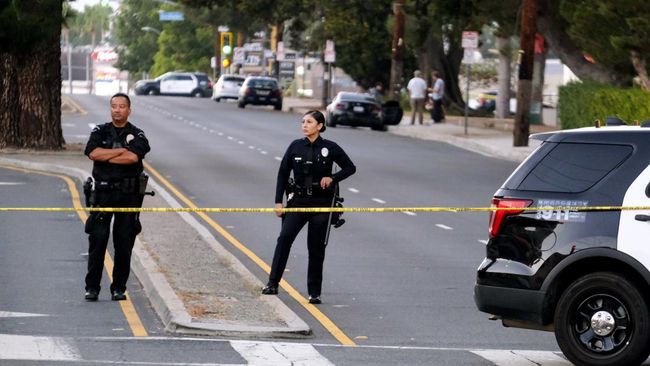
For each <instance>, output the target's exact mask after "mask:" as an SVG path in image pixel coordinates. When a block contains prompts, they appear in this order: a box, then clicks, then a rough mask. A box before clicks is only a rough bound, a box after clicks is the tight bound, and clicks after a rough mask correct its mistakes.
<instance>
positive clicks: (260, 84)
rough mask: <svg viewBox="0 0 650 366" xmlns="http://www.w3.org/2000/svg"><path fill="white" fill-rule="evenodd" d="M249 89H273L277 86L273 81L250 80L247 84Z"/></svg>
mask: <svg viewBox="0 0 650 366" xmlns="http://www.w3.org/2000/svg"><path fill="white" fill-rule="evenodd" d="M248 86H249V87H251V88H263V89H273V88H277V86H278V84H277V83H276V82H275V80H263V79H252V80H250V81H249V82H248Z"/></svg>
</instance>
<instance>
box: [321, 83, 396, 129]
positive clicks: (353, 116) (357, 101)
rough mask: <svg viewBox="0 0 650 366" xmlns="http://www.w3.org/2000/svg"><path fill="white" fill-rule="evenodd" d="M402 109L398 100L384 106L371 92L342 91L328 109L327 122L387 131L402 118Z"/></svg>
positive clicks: (333, 124)
mask: <svg viewBox="0 0 650 366" xmlns="http://www.w3.org/2000/svg"><path fill="white" fill-rule="evenodd" d="M402 113H403V112H402V109H401V108H400V107H399V104H398V103H397V102H387V103H386V104H384V105H383V106H382V105H381V104H380V103H379V102H378V101H377V99H375V98H374V97H373V96H371V95H369V94H362V93H350V92H340V93H338V94H337V95H336V97H335V98H334V100H332V103H330V104H329V105H328V106H327V109H326V114H327V116H326V124H327V125H328V126H330V127H336V126H337V125H347V126H364V127H370V128H371V129H373V130H376V131H386V130H387V128H388V127H387V126H389V125H396V124H398V123H399V122H400V121H401V119H402Z"/></svg>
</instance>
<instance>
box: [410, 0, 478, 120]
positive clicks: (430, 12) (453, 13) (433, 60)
mask: <svg viewBox="0 0 650 366" xmlns="http://www.w3.org/2000/svg"><path fill="white" fill-rule="evenodd" d="M407 14H409V15H408V18H407V25H406V32H407V39H406V45H407V47H408V48H409V49H410V50H411V52H413V54H414V55H415V56H416V57H417V62H418V67H419V68H420V70H422V71H425V72H427V74H428V71H429V70H432V69H434V70H438V71H439V72H441V73H442V75H443V79H444V80H445V89H446V93H445V97H446V98H447V100H448V101H449V102H450V103H451V104H453V105H454V106H456V107H457V108H463V107H464V106H465V102H464V101H463V96H462V93H461V90H460V86H459V83H458V75H459V74H460V67H461V61H462V59H463V49H462V48H461V38H462V32H463V31H464V30H475V31H477V30H479V29H481V26H482V25H483V23H482V22H481V18H480V17H478V15H477V14H478V10H477V8H476V6H475V4H474V2H473V1H472V0H409V1H408V2H407ZM427 76H428V75H427Z"/></svg>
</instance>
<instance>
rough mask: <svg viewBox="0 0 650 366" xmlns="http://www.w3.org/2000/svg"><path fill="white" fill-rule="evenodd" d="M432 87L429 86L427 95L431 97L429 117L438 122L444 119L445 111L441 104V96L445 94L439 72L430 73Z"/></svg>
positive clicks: (443, 83) (443, 82)
mask: <svg viewBox="0 0 650 366" xmlns="http://www.w3.org/2000/svg"><path fill="white" fill-rule="evenodd" d="M431 80H432V81H433V87H432V88H429V91H430V93H429V95H430V96H431V99H433V108H432V109H431V119H433V123H440V122H442V121H443V120H444V119H445V111H444V110H443V106H442V98H443V97H444V96H445V81H444V80H442V78H441V77H440V72H438V71H433V72H432V73H431Z"/></svg>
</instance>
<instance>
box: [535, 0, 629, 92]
mask: <svg viewBox="0 0 650 366" xmlns="http://www.w3.org/2000/svg"><path fill="white" fill-rule="evenodd" d="M560 1H561V0H542V1H540V2H539V4H538V6H539V12H538V17H537V27H538V28H539V32H540V33H541V34H542V35H544V38H546V41H547V42H548V46H549V48H551V49H552V50H553V51H554V52H555V53H556V54H557V55H558V57H559V58H560V60H561V61H562V63H563V64H565V65H567V66H568V67H569V69H571V71H572V72H573V73H574V74H576V76H577V77H578V78H580V79H581V80H594V81H598V82H601V83H605V84H613V85H615V86H619V87H623V86H629V85H630V80H629V77H627V76H626V75H623V74H621V73H617V72H616V71H614V70H611V69H608V68H606V67H604V66H602V65H600V64H593V63H590V62H588V61H587V60H586V59H585V58H584V53H583V52H582V50H581V49H580V48H578V47H577V46H576V45H575V43H573V41H572V40H571V37H569V35H568V34H567V33H566V29H567V28H568V24H567V22H566V20H564V18H562V16H561V15H560V13H559V7H560Z"/></svg>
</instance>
